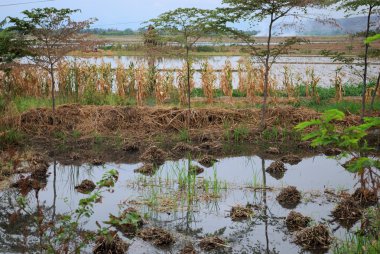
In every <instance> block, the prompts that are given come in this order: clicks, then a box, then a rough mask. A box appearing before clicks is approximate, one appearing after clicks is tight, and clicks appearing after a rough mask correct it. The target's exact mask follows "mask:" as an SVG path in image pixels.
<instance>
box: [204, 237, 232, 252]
mask: <svg viewBox="0 0 380 254" xmlns="http://www.w3.org/2000/svg"><path fill="white" fill-rule="evenodd" d="M199 246H200V247H201V249H202V250H205V251H210V250H215V249H220V248H225V247H227V245H226V243H225V241H224V240H223V239H221V238H219V237H217V236H211V237H205V238H203V239H202V240H201V242H200V243H199Z"/></svg>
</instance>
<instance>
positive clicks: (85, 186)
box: [75, 179, 96, 194]
mask: <svg viewBox="0 0 380 254" xmlns="http://www.w3.org/2000/svg"><path fill="white" fill-rule="evenodd" d="M95 187H96V185H95V183H94V182H93V181H91V180H88V179H86V180H83V181H82V182H81V184H79V185H78V186H75V189H76V190H77V191H78V192H80V193H84V194H87V193H90V192H92V191H93V190H94V189H95Z"/></svg>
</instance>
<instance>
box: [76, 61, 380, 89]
mask: <svg viewBox="0 0 380 254" xmlns="http://www.w3.org/2000/svg"><path fill="white" fill-rule="evenodd" d="M69 59H70V60H73V59H75V60H79V61H89V62H90V63H98V64H100V63H102V62H104V63H110V64H111V66H112V67H113V68H116V67H117V63H118V62H121V63H123V64H124V66H126V67H128V66H129V65H130V64H131V63H133V64H135V65H138V64H142V63H144V64H146V62H147V61H146V58H145V57H142V56H141V57H139V56H120V57H100V58H95V57H90V58H69ZM206 60H207V61H208V62H209V63H210V64H211V65H212V67H213V68H214V69H215V70H221V69H222V68H223V65H224V64H225V62H226V61H227V60H229V61H230V62H231V65H232V69H234V70H235V72H234V73H233V87H234V88H237V87H238V80H239V79H238V73H237V69H238V63H239V62H241V61H243V60H244V58H242V57H240V56H233V57H227V56H213V57H207V58H206V57H204V58H196V59H194V63H193V68H194V69H195V70H199V69H201V65H202V63H203V62H205V61H206ZM369 63H370V64H369V68H368V77H369V79H373V80H374V79H376V78H377V75H378V69H379V65H380V60H379V59H377V58H376V59H370V61H369ZM182 65H183V60H181V59H178V58H159V59H158V60H157V68H158V69H159V70H167V69H181V68H182ZM254 65H256V66H259V63H258V62H255V64H254ZM285 66H287V67H289V69H290V71H291V75H292V76H293V79H294V81H295V82H296V81H297V79H298V78H299V79H301V80H304V79H305V75H306V74H305V73H306V70H307V69H308V68H309V69H310V68H313V69H314V70H315V74H316V76H317V77H319V78H320V82H319V85H320V86H323V87H330V86H331V85H332V84H333V82H332V80H333V79H334V77H335V72H336V69H337V68H342V74H343V77H342V81H343V83H351V84H352V83H360V82H361V81H362V78H361V77H360V76H358V75H355V72H356V71H358V73H361V71H362V67H360V66H356V67H354V68H353V69H350V68H348V67H346V66H344V65H343V64H341V63H335V62H333V61H332V60H331V59H330V58H328V57H321V56H281V57H278V59H277V61H276V63H275V64H274V65H273V66H272V69H271V75H272V77H273V78H275V79H276V80H277V82H278V84H277V85H278V86H279V87H281V86H282V81H283V78H284V67H285ZM355 70H356V71H355ZM219 74H220V73H219ZM219 78H220V77H219V75H217V81H216V84H219V81H218V80H219ZM194 79H195V84H196V86H197V87H200V86H201V75H200V73H199V72H195V74H194Z"/></svg>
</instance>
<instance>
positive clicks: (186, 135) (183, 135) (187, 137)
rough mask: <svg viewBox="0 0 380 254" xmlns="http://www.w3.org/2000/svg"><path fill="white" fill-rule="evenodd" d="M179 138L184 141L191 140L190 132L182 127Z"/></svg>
mask: <svg viewBox="0 0 380 254" xmlns="http://www.w3.org/2000/svg"><path fill="white" fill-rule="evenodd" d="M178 138H179V140H180V141H182V142H189V141H190V134H189V131H188V130H187V129H181V130H179V133H178Z"/></svg>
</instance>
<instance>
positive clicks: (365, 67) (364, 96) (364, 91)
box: [360, 6, 372, 121]
mask: <svg viewBox="0 0 380 254" xmlns="http://www.w3.org/2000/svg"><path fill="white" fill-rule="evenodd" d="M371 13H372V6H370V7H369V11H368V17H367V30H366V34H365V38H368V36H369V29H370V23H371ZM368 48H369V44H368V43H366V44H365V53H364V76H363V91H362V112H361V115H360V118H361V120H362V121H363V118H364V114H365V101H366V91H367V69H368Z"/></svg>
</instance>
